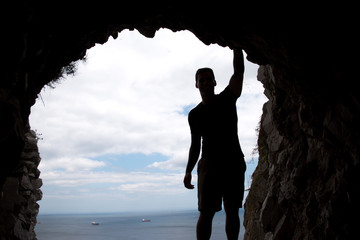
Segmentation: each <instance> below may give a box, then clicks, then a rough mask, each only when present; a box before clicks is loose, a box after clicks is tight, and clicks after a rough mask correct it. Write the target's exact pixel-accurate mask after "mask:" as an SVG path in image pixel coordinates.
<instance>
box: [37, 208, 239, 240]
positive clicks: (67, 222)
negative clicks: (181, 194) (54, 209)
mask: <svg viewBox="0 0 360 240" xmlns="http://www.w3.org/2000/svg"><path fill="white" fill-rule="evenodd" d="M198 216H199V212H198V211H197V210H176V211H158V212H143V213H142V212H119V213H81V214H39V215H38V218H37V221H38V223H37V225H36V227H35V232H36V236H37V239H38V240H48V239H49V240H50V239H51V240H64V239H66V240H85V239H86V240H113V239H117V240H118V239H121V240H138V239H139V240H140V239H147V240H149V239H154V240H155V239H156V240H169V239H174V240H182V239H186V240H189V239H196V222H197V219H198ZM239 216H240V221H241V229H240V235H239V239H240V240H241V239H243V236H244V231H245V229H244V226H243V225H242V224H243V220H244V210H243V209H240V211H239ZM143 219H144V220H143ZM93 222H94V224H98V225H94V224H93ZM211 239H212V240H223V239H226V234H225V212H224V211H223V210H222V211H220V212H217V213H216V214H215V217H214V220H213V229H212V236H211Z"/></svg>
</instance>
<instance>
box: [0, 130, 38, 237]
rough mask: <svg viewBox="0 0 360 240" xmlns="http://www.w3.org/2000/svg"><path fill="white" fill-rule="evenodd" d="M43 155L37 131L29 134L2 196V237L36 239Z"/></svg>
mask: <svg viewBox="0 0 360 240" xmlns="http://www.w3.org/2000/svg"><path fill="white" fill-rule="evenodd" d="M39 163H40V155H39V151H38V147H37V137H36V134H35V132H34V131H31V130H29V131H28V132H27V133H26V134H25V146H24V150H23V151H22V153H21V161H20V164H19V165H18V167H17V169H16V170H15V171H14V172H13V173H12V174H11V175H10V176H9V177H7V178H6V181H5V182H4V185H3V188H2V191H1V196H0V216H1V218H0V239H1V240H3V239H21V240H26V239H36V234H35V232H34V228H35V225H36V222H37V221H36V216H37V214H38V211H39V205H38V204H37V203H36V202H37V201H39V200H40V199H41V198H42V192H41V190H40V187H41V186H42V180H41V179H40V178H39V175H40V171H39V170H38V165H39Z"/></svg>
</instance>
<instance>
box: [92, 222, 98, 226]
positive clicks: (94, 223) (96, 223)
mask: <svg viewBox="0 0 360 240" xmlns="http://www.w3.org/2000/svg"><path fill="white" fill-rule="evenodd" d="M91 224H92V225H99V224H100V223H98V222H91Z"/></svg>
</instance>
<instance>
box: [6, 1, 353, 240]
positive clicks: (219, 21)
mask: <svg viewBox="0 0 360 240" xmlns="http://www.w3.org/2000/svg"><path fill="white" fill-rule="evenodd" d="M76 3H80V2H79V1H76ZM9 4H10V5H4V6H3V9H6V11H5V13H4V14H3V15H2V17H5V20H3V21H1V24H2V28H1V31H2V36H4V37H3V38H2V39H3V40H4V41H5V42H4V43H3V44H2V45H1V48H2V57H3V59H4V60H5V63H3V65H2V67H3V68H2V75H1V81H0V152H1V163H0V164H1V167H0V189H1V204H0V212H1V215H0V216H1V217H0V218H1V219H0V223H1V225H0V231H1V232H0V236H1V239H31V238H34V237H35V235H34V233H33V223H35V222H36V219H35V216H36V214H37V209H38V206H37V204H36V200H38V199H40V198H41V192H40V191H39V190H38V187H39V186H40V185H41V182H40V180H35V179H38V177H39V174H40V173H39V171H38V170H37V165H38V162H39V161H40V158H36V157H33V156H34V155H32V153H31V154H30V155H27V154H24V151H25V150H24V149H27V147H29V146H33V148H34V149H35V146H34V145H32V144H30V143H29V137H28V136H29V135H28V134H29V131H28V117H29V114H30V108H31V106H32V105H33V104H34V103H35V101H36V98H37V95H38V93H39V92H40V91H41V89H42V88H43V86H44V85H45V84H49V83H50V84H51V81H52V80H54V79H56V78H58V77H59V76H60V75H61V73H62V72H63V71H64V70H66V68H65V67H66V66H68V65H69V64H70V63H72V62H73V61H77V60H79V59H82V58H83V57H84V56H85V55H86V51H87V50H88V49H89V48H91V47H93V46H94V45H95V44H96V43H100V44H103V43H105V42H106V41H107V40H108V38H109V37H110V36H112V37H114V38H116V37H117V36H118V34H119V32H121V31H122V30H123V29H137V30H139V31H140V32H141V33H142V34H143V35H144V36H147V37H153V36H154V34H155V32H156V30H158V29H159V28H162V27H165V28H169V29H172V30H173V31H179V30H190V31H191V32H193V33H194V34H195V35H196V36H197V37H198V38H199V39H200V40H201V41H203V42H204V43H205V44H210V43H217V44H219V45H221V46H229V47H231V48H233V47H241V48H243V49H244V50H245V51H246V53H247V56H248V60H250V61H252V62H254V63H257V64H259V65H262V66H261V68H260V69H259V80H260V81H261V82H262V83H263V85H264V87H265V94H266V96H267V97H268V98H269V101H268V102H267V103H266V104H265V105H264V108H263V112H264V113H263V116H262V121H261V126H260V132H259V139H258V145H259V152H260V160H259V165H258V167H257V169H256V171H255V173H254V175H253V184H252V187H251V190H250V192H249V196H248V199H247V201H246V205H245V222H244V224H245V226H246V234H245V235H246V239H351V237H350V236H351V235H352V234H353V235H357V231H356V230H357V229H356V227H357V226H358V225H359V220H358V219H359V218H358V216H359V213H360V212H359V207H358V203H359V197H358V195H359V194H358V192H359V190H360V189H359V184H358V182H359V180H360V179H359V178H360V168H359V156H360V129H359V128H360V126H359V122H360V121H359V120H360V119H359V116H360V114H359V112H360V99H359V98H360V97H359V94H358V83H357V80H358V73H357V68H358V66H359V57H358V56H359V42H360V41H359V36H358V35H359V34H358V33H357V29H358V24H357V23H358V22H359V19H357V16H358V14H357V13H356V12H355V13H354V12H353V10H356V9H357V8H356V6H350V5H349V4H348V3H343V5H342V3H339V2H336V4H335V5H332V4H331V3H327V4H326V5H321V7H319V8H317V7H316V6H314V5H311V6H308V5H306V4H303V5H300V4H295V3H292V2H291V3H290V4H291V5H288V4H282V5H276V4H275V3H268V4H264V3H262V4H260V3H258V2H257V3H256V5H255V4H254V6H251V5H249V4H248V3H246V4H245V2H242V1H240V2H237V3H236V6H233V5H231V4H226V3H225V2H214V3H211V4H206V5H196V6H195V5H194V4H187V3H185V2H181V3H174V2H166V3H164V2H163V1H162V2H157V1H149V2H145V3H143V4H138V3H137V2H134V3H133V2H131V1H130V2H127V3H126V5H124V6H119V4H118V2H112V1H106V0H105V1H101V3H98V4H96V5H95V4H92V3H90V2H83V4H81V5H80V4H79V5H76V4H75V3H74V1H72V2H67V1H66V0H64V1H50V2H49V1H36V2H34V1H19V0H14V1H11V3H9ZM159 71H161V69H159ZM159 87H161V86H159ZM32 141H33V140H32ZM32 143H34V141H33V142H32ZM25 152H27V151H25ZM30 152H35V150H34V151H30ZM30 159H31V160H30ZM30 199H31V200H30ZM30 203H31V204H30ZM24 211H26V212H27V213H26V214H25V213H24Z"/></svg>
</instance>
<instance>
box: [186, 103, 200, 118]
mask: <svg viewBox="0 0 360 240" xmlns="http://www.w3.org/2000/svg"><path fill="white" fill-rule="evenodd" d="M200 111H201V103H199V104H198V105H196V106H195V107H194V108H193V109H191V110H190V112H189V115H188V117H189V118H194V117H195V116H197V115H198V114H199V112H200Z"/></svg>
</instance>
